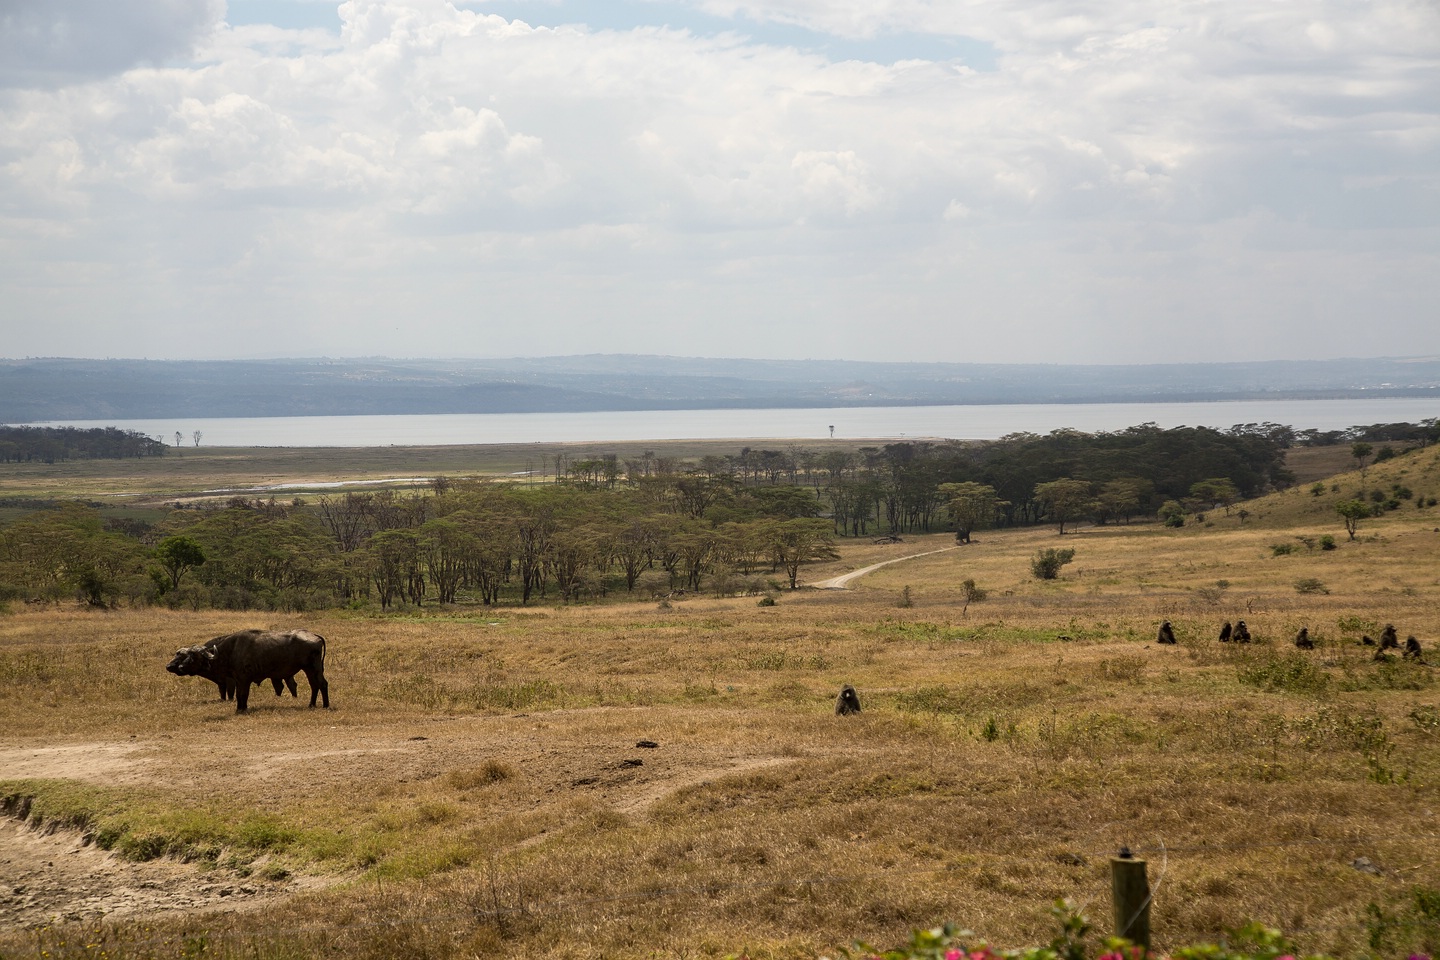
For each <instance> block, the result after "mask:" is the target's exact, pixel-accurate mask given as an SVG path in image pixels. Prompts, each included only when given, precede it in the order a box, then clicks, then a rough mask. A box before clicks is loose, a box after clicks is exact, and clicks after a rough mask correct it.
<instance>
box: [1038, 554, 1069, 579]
mask: <svg viewBox="0 0 1440 960" xmlns="http://www.w3.org/2000/svg"><path fill="white" fill-rule="evenodd" d="M1074 559H1075V551H1074V550H1071V549H1068V548H1065V549H1061V548H1057V547H1046V548H1045V549H1044V550H1041V551H1040V552H1039V553H1037V554H1035V556H1034V558H1032V559H1031V561H1030V572H1031V573H1033V574H1035V576H1036V578H1037V579H1040V580H1054V579H1055V578H1056V577H1058V576H1060V568H1061V567H1063V566H1065V564H1067V563H1069V562H1070V561H1071V560H1074Z"/></svg>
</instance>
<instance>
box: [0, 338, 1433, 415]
mask: <svg viewBox="0 0 1440 960" xmlns="http://www.w3.org/2000/svg"><path fill="white" fill-rule="evenodd" d="M1360 396H1365V397H1380V396H1436V397H1440V359H1437V358H1431V357H1426V358H1408V359H1407V358H1377V359H1356V360H1324V361H1263V362H1250V363H1176V364H1152V365H1137V366H1129V365H1113V366H1081V365H1073V366H1071V365H1051V364H969V363H871V362H864V361H833V360H743V359H704V358H690V357H656V356H642V355H628V354H627V355H610V354H593V355H583V356H569V357H540V358H519V359H504V360H440V359H433V360H429V359H427V360H394V359H384V358H362V359H326V358H320V359H280V360H220V361H196V360H86V359H67V358H39V359H24V360H0V422H4V423H29V422H35V421H45V420H98V419H107V418H114V419H142V418H147V417H169V416H182V415H183V416H192V417H263V416H346V415H359V414H427V413H434V414H439V413H529V412H536V413H539V412H583V411H603V410H666V409H677V410H679V409H724V408H759V407H775V408H786V407H836V406H927V405H937V404H989V403H1104V402H1139V401H1184V400H1245V399H1257V398H1269V399H1318V398H1344V397H1360Z"/></svg>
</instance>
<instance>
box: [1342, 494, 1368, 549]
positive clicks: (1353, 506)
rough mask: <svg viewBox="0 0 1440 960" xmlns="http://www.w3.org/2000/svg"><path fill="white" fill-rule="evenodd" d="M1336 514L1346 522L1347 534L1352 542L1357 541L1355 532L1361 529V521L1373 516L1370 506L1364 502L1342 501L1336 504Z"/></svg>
mask: <svg viewBox="0 0 1440 960" xmlns="http://www.w3.org/2000/svg"><path fill="white" fill-rule="evenodd" d="M1335 512H1336V513H1338V514H1340V519H1342V520H1344V521H1345V532H1346V533H1348V534H1350V539H1351V540H1354V539H1355V531H1357V530H1359V529H1360V521H1361V520H1364V519H1366V518H1367V517H1369V516H1370V515H1371V513H1370V504H1368V503H1366V502H1365V501H1363V500H1341V501H1340V502H1339V503H1337V504H1335Z"/></svg>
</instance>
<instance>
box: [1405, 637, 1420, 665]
mask: <svg viewBox="0 0 1440 960" xmlns="http://www.w3.org/2000/svg"><path fill="white" fill-rule="evenodd" d="M1402 655H1403V656H1404V657H1405V659H1406V660H1414V661H1416V662H1417V663H1424V662H1425V660H1424V658H1423V657H1421V655H1420V641H1419V640H1416V639H1415V638H1414V637H1406V638H1405V652H1404V654H1402Z"/></svg>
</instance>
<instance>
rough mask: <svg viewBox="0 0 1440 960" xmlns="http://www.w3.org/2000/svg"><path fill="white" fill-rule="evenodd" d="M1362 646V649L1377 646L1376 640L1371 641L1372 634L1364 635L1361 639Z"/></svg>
mask: <svg viewBox="0 0 1440 960" xmlns="http://www.w3.org/2000/svg"><path fill="white" fill-rule="evenodd" d="M1360 646H1362V647H1373V646H1375V641H1374V640H1371V639H1370V634H1368V633H1367V634H1364V635H1363V636H1361V637H1360Z"/></svg>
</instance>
